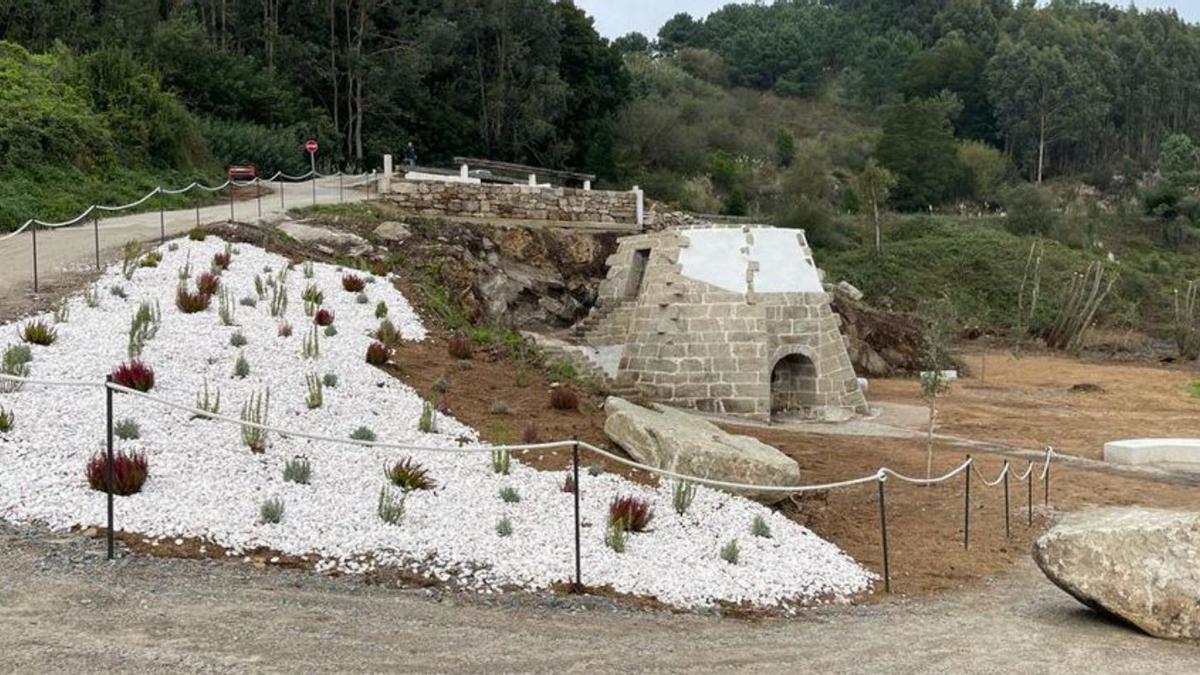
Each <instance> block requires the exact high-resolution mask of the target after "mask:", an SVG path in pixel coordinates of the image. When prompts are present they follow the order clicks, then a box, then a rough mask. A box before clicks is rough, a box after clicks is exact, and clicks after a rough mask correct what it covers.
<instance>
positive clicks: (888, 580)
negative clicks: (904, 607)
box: [879, 475, 892, 593]
mask: <svg viewBox="0 0 1200 675" xmlns="http://www.w3.org/2000/svg"><path fill="white" fill-rule="evenodd" d="M886 480H887V477H886V476H883V475H880V476H879V538H880V541H881V542H882V543H883V590H884V592H885V593H891V592H892V569H891V567H890V565H889V564H888V537H887V498H886V497H884V491H883V484H884V482H885V481H886Z"/></svg>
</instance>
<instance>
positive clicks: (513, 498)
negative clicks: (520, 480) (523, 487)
mask: <svg viewBox="0 0 1200 675" xmlns="http://www.w3.org/2000/svg"><path fill="white" fill-rule="evenodd" d="M500 501H502V502H504V503H505V504H516V503H517V502H519V501H521V493H519V492H517V489H516V488H515V487H512V486H511V485H509V486H505V487H502V488H500Z"/></svg>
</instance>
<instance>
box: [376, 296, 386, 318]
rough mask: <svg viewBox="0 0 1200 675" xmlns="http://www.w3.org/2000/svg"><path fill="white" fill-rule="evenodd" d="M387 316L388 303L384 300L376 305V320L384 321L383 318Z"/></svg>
mask: <svg viewBox="0 0 1200 675" xmlns="http://www.w3.org/2000/svg"><path fill="white" fill-rule="evenodd" d="M387 315H388V306H387V303H386V302H384V301H382V300H380V301H379V302H377V303H375V318H376V319H382V318H384V317H386V316H387Z"/></svg>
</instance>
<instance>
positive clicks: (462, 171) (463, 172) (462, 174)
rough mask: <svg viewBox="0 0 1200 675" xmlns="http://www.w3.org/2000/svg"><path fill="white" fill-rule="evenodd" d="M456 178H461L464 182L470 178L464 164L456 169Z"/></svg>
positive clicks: (469, 173)
mask: <svg viewBox="0 0 1200 675" xmlns="http://www.w3.org/2000/svg"><path fill="white" fill-rule="evenodd" d="M458 177H459V178H462V179H464V180H466V179H467V178H470V177H471V172H470V170H468V169H467V165H466V164H463V165H462V166H460V167H458Z"/></svg>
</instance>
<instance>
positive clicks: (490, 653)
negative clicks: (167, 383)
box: [0, 525, 1200, 675]
mask: <svg viewBox="0 0 1200 675" xmlns="http://www.w3.org/2000/svg"><path fill="white" fill-rule="evenodd" d="M102 557H103V542H102V541H101V540H92V539H85V538H83V537H79V536H75V535H57V534H48V533H46V532H44V531H41V530H32V529H25V528H20V529H19V528H13V527H10V526H5V525H0V570H3V572H0V654H3V655H4V662H3V670H5V671H8V672H31V671H38V672H44V671H52V672H84V671H86V672H98V671H106V670H108V671H134V670H136V671H196V670H203V671H245V670H251V671H256V672H257V671H263V672H328V671H335V670H336V671H375V672H382V671H392V672H396V671H403V672H414V671H415V672H434V671H437V672H446V671H459V672H461V671H467V672H483V671H486V672H510V671H540V672H546V671H555V672H563V671H590V672H596V671H600V672H616V671H622V672H626V671H646V670H653V671H690V672H710V671H784V670H787V671H792V672H795V671H796V670H797V669H803V670H807V671H811V672H880V671H884V670H886V671H887V672H889V673H915V672H922V673H925V672H934V673H961V672H973V673H989V672H995V673H1000V672H1003V673H1011V672H1029V673H1034V672H1036V673H1046V672H1053V673H1088V674H1089V675H1095V674H1096V673H1126V672H1128V673H1133V672H1147V671H1148V670H1150V669H1153V670H1157V671H1163V672H1197V671H1200V646H1197V645H1195V644H1181V643H1170V642H1163V641H1159V640H1155V639H1153V638H1150V637H1146V636H1144V635H1142V634H1140V633H1137V632H1135V631H1133V630H1131V629H1128V628H1126V627H1123V626H1120V625H1117V624H1114V623H1111V622H1109V621H1106V620H1104V619H1101V618H1099V617H1097V616H1096V615H1094V614H1092V613H1091V612H1089V611H1087V610H1085V609H1084V608H1083V607H1082V606H1080V605H1078V604H1077V603H1075V602H1074V601H1073V600H1071V599H1070V598H1069V597H1067V596H1066V595H1064V594H1063V593H1061V592H1060V591H1058V590H1057V589H1055V588H1054V587H1052V586H1051V585H1050V584H1049V583H1048V582H1046V581H1045V580H1044V579H1043V577H1042V576H1041V574H1040V573H1038V572H1037V570H1036V569H1035V568H1034V567H1033V565H1032V563H1028V564H1025V565H1022V566H1021V567H1020V568H1018V569H1017V570H1016V571H1015V572H1014V573H1012V574H1010V575H1008V576H1005V577H1003V578H1001V579H999V580H995V581H992V582H989V583H986V584H983V585H980V586H976V587H974V588H972V589H970V590H967V591H961V592H957V593H951V594H947V595H943V596H941V597H939V598H936V599H924V600H895V601H889V602H884V603H881V604H872V605H864V606H857V607H837V608H828V609H822V610H815V611H811V612H809V613H806V614H804V615H803V616H801V617H800V618H795V619H766V620H758V621H750V620H744V619H729V618H719V617H716V616H698V615H690V614H673V613H668V612H663V611H657V610H640V609H633V608H629V607H627V606H620V605H617V604H615V603H613V602H612V601H609V600H604V599H596V598H592V599H584V600H575V599H572V598H563V597H553V596H547V597H539V596H531V595H504V596H492V597H467V596H463V595H460V594H455V593H450V592H442V591H432V590H421V589H398V588H394V587H387V586H382V585H371V584H368V583H365V582H364V581H363V580H361V579H357V578H346V577H342V578H330V577H323V576H318V575H315V574H312V573H308V572H302V571H289V570H273V569H259V568H255V567H254V566H252V565H248V564H245V563H241V562H212V561H210V562H198V561H188V560H165V559H154V558H149V557H142V556H125V557H122V558H121V559H119V560H118V561H116V562H114V563H107V562H105V561H104V560H103V559H102ZM897 583H899V584H902V583H903V580H902V579H900V580H898V581H897Z"/></svg>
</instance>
